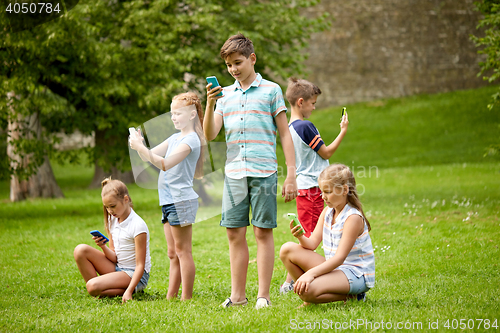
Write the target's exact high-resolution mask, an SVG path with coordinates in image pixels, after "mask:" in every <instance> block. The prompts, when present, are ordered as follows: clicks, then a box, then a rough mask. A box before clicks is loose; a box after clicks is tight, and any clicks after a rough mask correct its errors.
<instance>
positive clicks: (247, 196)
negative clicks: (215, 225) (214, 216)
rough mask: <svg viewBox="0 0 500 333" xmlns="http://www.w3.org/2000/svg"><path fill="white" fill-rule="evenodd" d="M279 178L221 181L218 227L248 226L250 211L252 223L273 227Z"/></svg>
mask: <svg viewBox="0 0 500 333" xmlns="http://www.w3.org/2000/svg"><path fill="white" fill-rule="evenodd" d="M277 189H278V175H277V173H276V172H275V173H273V174H272V175H270V176H268V177H244V178H242V179H232V178H229V177H226V178H225V179H224V192H223V194H222V217H221V222H220V225H221V226H223V227H226V228H240V227H248V226H249V225H250V220H249V215H250V208H251V209H252V224H253V225H254V226H256V227H259V228H265V229H271V228H276V227H277V223H276V218H277V209H278V206H277V203H276V191H277Z"/></svg>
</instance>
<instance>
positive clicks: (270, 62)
mask: <svg viewBox="0 0 500 333" xmlns="http://www.w3.org/2000/svg"><path fill="white" fill-rule="evenodd" d="M317 3H318V1H316V0H278V1H268V0H260V1H243V0H229V1H222V0H184V1H180V0H171V1H167V0H151V1H143V0H130V1H112V0H110V1H97V2H96V1H90V0H83V1H81V2H80V3H79V4H78V5H77V6H76V7H75V8H74V9H73V10H71V11H69V12H68V13H66V14H65V15H64V16H62V17H61V18H59V19H57V20H54V21H51V22H48V23H45V24H43V25H41V26H37V27H35V28H31V29H28V30H25V31H21V32H18V33H12V32H9V31H8V30H6V29H5V30H4V32H3V35H4V36H2V37H5V38H2V44H0V59H2V63H3V64H2V65H3V66H2V69H0V74H1V75H2V76H3V78H4V84H3V86H1V87H0V94H2V95H3V96H5V95H6V93H7V92H11V91H14V92H15V94H16V95H19V96H22V97H21V98H20V99H19V100H15V101H14V102H12V103H13V108H14V110H18V109H19V108H18V105H17V104H21V103H23V101H25V100H30V99H32V98H33V91H43V90H44V89H46V90H47V94H46V95H47V96H48V97H51V98H53V99H56V98H55V97H54V96H57V98H59V99H58V100H57V101H56V102H57V103H56V104H55V106H52V107H49V106H48V105H44V106H45V109H44V110H45V112H41V122H42V125H43V127H44V129H45V130H46V136H45V138H46V139H45V141H44V143H43V144H42V145H41V146H40V147H39V150H40V151H43V152H45V153H46V154H48V153H50V154H54V152H53V149H51V148H50V147H51V146H52V145H53V143H54V142H55V139H54V138H53V137H54V133H56V132H58V131H60V130H64V131H65V132H67V133H71V132H73V131H74V130H76V129H78V130H80V131H81V132H82V133H83V134H90V133H92V132H95V137H96V144H95V148H93V149H87V152H88V153H89V154H90V160H91V161H95V163H96V166H98V167H101V168H103V169H104V171H106V172H110V171H111V169H112V168H115V170H118V171H124V170H127V169H129V168H130V165H129V163H128V149H127V140H126V139H125V138H126V137H127V135H128V132H127V128H128V127H129V126H137V125H139V124H141V123H143V122H145V121H147V120H148V119H151V118H153V117H155V116H157V115H158V114H162V113H164V112H166V111H168V110H169V105H170V101H171V98H172V97H173V96H174V95H175V94H177V93H179V92H182V91H185V90H187V89H190V90H198V91H199V92H200V96H204V86H205V83H204V81H205V80H204V78H205V77H206V76H210V75H217V76H218V77H219V80H220V81H221V84H223V85H227V84H230V83H231V79H230V76H229V75H228V74H227V71H226V70H225V65H224V63H223V61H222V60H221V59H220V58H219V56H218V53H219V50H220V47H221V46H222V44H223V43H224V41H225V40H226V39H227V38H228V37H229V36H230V35H232V34H235V33H237V32H242V33H244V34H245V35H247V36H248V37H249V38H251V39H252V40H253V42H254V44H255V48H256V50H257V56H258V61H257V66H256V70H257V71H260V72H267V73H269V74H271V75H273V76H275V77H281V78H285V77H287V76H289V75H300V74H301V73H303V60H304V59H305V57H306V54H305V53H303V52H302V50H303V49H304V48H305V47H306V46H307V40H308V39H309V36H310V35H311V34H312V33H314V32H316V31H320V30H321V29H324V28H326V27H327V26H328V23H327V17H326V16H322V17H319V18H314V19H310V18H307V17H305V16H303V15H300V14H301V11H302V10H304V8H307V7H310V6H313V5H315V4H317ZM48 97H47V98H48ZM47 98H46V99H47ZM6 109H7V100H6V99H4V98H0V110H6ZM16 112H17V111H16ZM1 121H2V122H3V123H4V124H6V123H7V120H6V119H5V117H4V119H3V120H1ZM2 128H5V127H2ZM68 154H71V153H66V154H64V155H59V156H60V157H62V158H66V159H67V158H69V157H75V155H74V154H73V155H72V156H69V155H68ZM96 170H98V168H96ZM10 172H11V173H16V172H18V170H10ZM96 174H97V172H96ZM98 180H99V179H98ZM99 181H100V180H99Z"/></svg>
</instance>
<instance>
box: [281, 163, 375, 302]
mask: <svg viewBox="0 0 500 333" xmlns="http://www.w3.org/2000/svg"><path fill="white" fill-rule="evenodd" d="M318 183H319V187H320V189H321V191H322V193H323V194H322V196H323V200H325V203H326V204H327V207H325V209H324V210H323V212H322V213H321V215H320V217H319V220H318V224H317V225H316V227H315V229H314V231H313V233H312V235H311V236H310V237H309V238H307V237H305V236H304V235H301V236H299V233H300V226H296V227H293V224H292V222H290V229H291V232H292V234H293V235H294V236H295V237H297V238H298V240H299V243H300V244H296V243H293V242H288V243H285V244H283V246H282V247H281V250H280V258H281V260H282V261H283V264H284V265H285V267H286V269H287V270H288V272H289V273H290V274H291V275H292V277H293V279H294V280H295V281H296V282H295V285H294V288H293V289H294V292H295V293H296V294H298V295H299V297H300V298H301V299H302V300H303V301H304V302H305V303H304V305H308V304H309V303H328V302H336V301H342V300H344V301H345V300H347V299H349V298H354V297H356V295H357V299H358V300H364V299H365V292H366V291H368V290H369V289H370V288H372V287H373V286H374V283H375V256H374V254H373V247H372V242H371V239H370V235H369V234H368V231H370V230H371V227H370V223H369V222H368V220H367V219H366V216H365V214H364V213H363V209H362V206H361V202H360V201H359V198H358V193H357V191H356V181H355V179H354V175H353V173H352V172H351V170H349V168H348V167H347V166H345V165H342V164H332V165H330V166H328V167H327V168H326V169H325V170H323V171H322V173H321V174H320V176H319V177H318ZM321 241H323V249H324V251H325V257H323V256H321V255H320V254H318V253H316V252H314V250H316V248H317V247H318V245H319V244H320V243H321Z"/></svg>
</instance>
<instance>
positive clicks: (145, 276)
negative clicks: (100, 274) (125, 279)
mask: <svg viewBox="0 0 500 333" xmlns="http://www.w3.org/2000/svg"><path fill="white" fill-rule="evenodd" d="M115 271H116V272H125V273H127V275H128V276H130V278H132V276H133V275H134V272H135V270H134V269H132V268H120V267H118V265H115ZM148 281H149V273H148V272H146V271H144V274H142V277H141V280H140V281H139V283H138V284H137V286H135V290H134V293H137V292H139V291H143V290H144V289H146V286H147V285H148Z"/></svg>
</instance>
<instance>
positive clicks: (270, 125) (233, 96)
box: [215, 74, 287, 179]
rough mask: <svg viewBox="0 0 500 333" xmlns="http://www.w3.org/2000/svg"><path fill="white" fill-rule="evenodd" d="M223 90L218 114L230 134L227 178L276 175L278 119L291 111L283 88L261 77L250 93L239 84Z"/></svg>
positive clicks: (218, 105) (218, 104)
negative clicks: (282, 113)
mask: <svg viewBox="0 0 500 333" xmlns="http://www.w3.org/2000/svg"><path fill="white" fill-rule="evenodd" d="M223 91H224V97H223V98H221V99H219V100H218V101H217V107H216V109H215V113H217V114H220V115H221V116H222V117H223V121H224V127H225V131H226V133H225V134H226V144H227V161H226V167H225V172H226V176H228V177H229V178H233V179H241V178H244V177H267V176H270V175H272V174H273V173H275V172H276V171H277V169H278V161H277V158H276V130H277V127H276V123H275V122H274V117H276V116H277V115H278V114H279V113H280V112H281V111H285V112H286V110H287V109H286V106H285V101H284V99H283V93H282V91H281V88H280V86H279V85H278V84H276V83H274V82H271V81H268V80H265V79H263V78H262V76H261V75H260V74H257V77H256V78H255V80H254V82H253V83H252V84H251V85H250V87H248V88H247V89H246V90H243V89H242V88H241V85H240V83H239V82H238V81H236V82H235V83H234V84H233V85H231V86H228V87H225V88H224V89H223Z"/></svg>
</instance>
